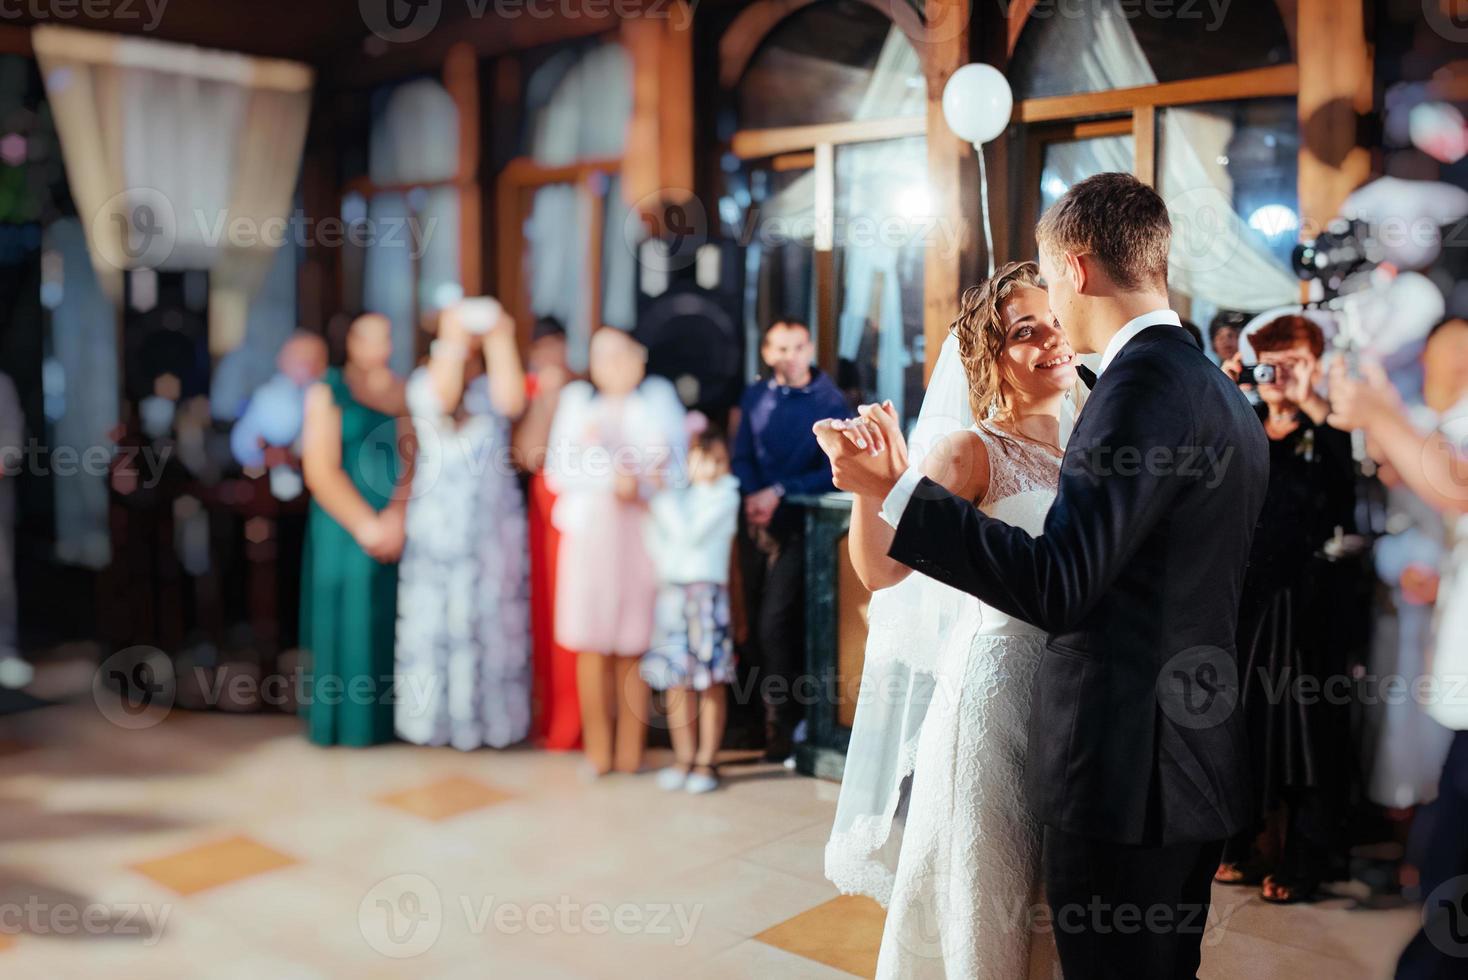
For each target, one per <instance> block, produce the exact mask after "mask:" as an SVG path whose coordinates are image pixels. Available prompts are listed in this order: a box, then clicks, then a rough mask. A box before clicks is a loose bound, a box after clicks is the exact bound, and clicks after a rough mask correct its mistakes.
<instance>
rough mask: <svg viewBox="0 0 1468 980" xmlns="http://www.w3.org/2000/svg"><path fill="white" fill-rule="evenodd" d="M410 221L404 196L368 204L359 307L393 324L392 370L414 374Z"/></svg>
mask: <svg viewBox="0 0 1468 980" xmlns="http://www.w3.org/2000/svg"><path fill="white" fill-rule="evenodd" d="M411 218H412V212H411V211H410V209H409V207H408V199H407V195H405V194H400V193H390V194H376V195H374V196H373V197H372V199H371V200H370V201H368V202H367V227H368V228H369V229H370V234H371V236H372V237H371V239H370V241H371V244H369V245H368V247H367V249H366V253H367V254H366V255H365V256H364V257H363V268H362V306H363V308H364V309H366V310H370V311H371V312H373V313H381V314H382V315H383V316H385V317H387V318H388V320H389V321H391V323H392V361H391V364H392V369H393V370H394V371H396V372H397V373H398V374H400V375H404V376H406V375H407V374H408V373H409V372H410V371H412V370H413V331H414V330H416V329H417V326H416V320H417V298H416V296H415V295H414V293H415V292H416V290H415V288H414V287H415V283H416V280H415V279H414V276H413V250H412V248H411V246H410V244H409V242H410V241H411V238H410V237H409V236H408V234H407V231H408V228H409V226H410V225H409V223H410V220H411Z"/></svg>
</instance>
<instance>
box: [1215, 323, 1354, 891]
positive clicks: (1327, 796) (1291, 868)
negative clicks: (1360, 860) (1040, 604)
mask: <svg viewBox="0 0 1468 980" xmlns="http://www.w3.org/2000/svg"><path fill="white" fill-rule="evenodd" d="M1249 340H1250V342H1251V344H1252V345H1253V347H1254V350H1255V351H1256V352H1257V353H1258V356H1259V362H1260V363H1261V364H1270V365H1273V366H1274V368H1275V371H1276V379H1275V381H1274V382H1273V383H1270V384H1260V385H1258V392H1259V399H1260V403H1259V405H1258V411H1259V419H1260V422H1261V424H1263V426H1264V431H1265V433H1266V434H1267V435H1268V436H1269V489H1268V491H1267V492H1266V495H1265V498H1264V508H1263V510H1262V512H1261V513H1260V515H1259V524H1258V526H1257V527H1256V528H1255V531H1254V542H1253V546H1252V550H1251V551H1250V554H1249V570H1248V573H1247V575H1246V576H1245V579H1244V593H1243V598H1242V600H1241V602H1240V609H1239V631H1238V640H1237V642H1238V657H1239V668H1240V671H1241V675H1240V679H1241V687H1242V692H1243V694H1242V707H1243V710H1244V712H1245V717H1246V718H1247V720H1248V727H1249V737H1250V743H1251V744H1250V749H1251V752H1252V757H1253V765H1254V785H1255V790H1256V794H1257V802H1258V803H1259V805H1260V820H1259V825H1258V826H1257V827H1255V828H1253V829H1251V830H1249V831H1246V832H1244V833H1241V834H1240V835H1238V836H1237V837H1235V838H1234V839H1232V840H1231V841H1229V843H1228V845H1227V847H1226V848H1225V849H1224V854H1223V863H1222V864H1221V865H1220V867H1219V869H1218V873H1217V875H1216V876H1215V877H1216V880H1218V881H1220V882H1222V883H1225V884H1237V885H1254V884H1259V885H1261V886H1262V897H1263V898H1264V899H1265V900H1266V901H1271V902H1297V901H1305V900H1308V899H1309V898H1311V897H1312V895H1313V893H1314V891H1315V889H1316V886H1317V885H1318V884H1319V883H1320V881H1322V880H1324V879H1327V878H1333V877H1335V874H1334V873H1333V868H1332V862H1333V860H1334V859H1335V858H1336V857H1337V856H1338V855H1339V853H1340V848H1339V847H1338V844H1337V842H1338V841H1339V839H1340V836H1341V835H1340V827H1339V825H1338V824H1339V820H1340V818H1341V815H1342V814H1343V813H1344V811H1345V800H1346V795H1347V792H1348V789H1349V786H1350V773H1349V770H1348V769H1347V768H1346V760H1347V759H1349V758H1350V757H1351V750H1350V748H1349V737H1350V711H1349V707H1348V705H1347V700H1348V697H1349V694H1350V690H1349V688H1348V687H1346V685H1347V684H1348V683H1349V682H1348V676H1349V675H1348V670H1347V663H1346V660H1347V658H1346V650H1347V646H1346V645H1345V644H1343V643H1342V642H1341V640H1342V637H1341V635H1340V633H1339V632H1338V631H1336V630H1334V629H1332V628H1331V626H1330V624H1331V623H1332V622H1335V623H1340V622H1342V620H1343V617H1342V615H1341V613H1340V611H1335V612H1333V611H1332V610H1331V609H1330V607H1329V604H1330V603H1331V592H1332V591H1334V590H1333V589H1332V587H1331V586H1329V585H1327V583H1328V582H1330V581H1331V580H1333V579H1337V572H1336V571H1335V570H1334V569H1332V568H1331V567H1330V563H1329V562H1328V561H1327V560H1325V559H1324V558H1322V557H1321V556H1320V549H1321V547H1322V545H1324V544H1325V543H1326V541H1328V540H1329V539H1330V538H1331V537H1332V536H1334V534H1335V533H1336V529H1337V528H1340V529H1343V530H1345V531H1350V530H1352V527H1353V524H1354V521H1353V517H1352V511H1353V509H1354V504H1355V492H1354V482H1353V481H1354V472H1355V471H1354V464H1353V462H1352V459H1351V440H1350V436H1349V435H1348V434H1347V433H1344V432H1341V431H1339V430H1336V429H1333V428H1331V427H1330V426H1328V425H1326V424H1325V418H1326V416H1327V414H1328V413H1329V411H1330V406H1329V404H1328V403H1327V402H1326V401H1325V399H1324V398H1322V397H1321V396H1320V394H1319V393H1318V392H1317V391H1316V387H1315V386H1316V384H1317V382H1318V381H1319V376H1320V371H1319V359H1320V356H1321V354H1322V353H1323V352H1324V350H1325V338H1324V336H1323V335H1322V333H1321V331H1320V328H1319V327H1318V326H1317V325H1316V324H1314V323H1312V322H1311V321H1310V320H1308V319H1306V318H1305V317H1302V316H1283V317H1280V318H1278V319H1276V320H1273V321H1271V322H1269V323H1267V324H1265V325H1264V326H1263V327H1261V328H1259V329H1258V330H1257V331H1255V332H1254V333H1253V334H1252V335H1251V336H1250V337H1249ZM1239 366H1240V361H1239V358H1238V356H1235V357H1234V358H1232V359H1231V360H1229V361H1228V362H1226V363H1225V364H1224V370H1225V371H1227V372H1228V373H1229V374H1231V375H1233V376H1234V377H1235V378H1237V376H1238V370H1239ZM1340 598H1341V597H1340V595H1339V593H1337V595H1336V601H1339V600H1340Z"/></svg>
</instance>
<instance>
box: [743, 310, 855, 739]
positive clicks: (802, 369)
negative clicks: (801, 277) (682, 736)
mask: <svg viewBox="0 0 1468 980" xmlns="http://www.w3.org/2000/svg"><path fill="white" fill-rule="evenodd" d="M813 353H814V347H813V345H812V344H811V336H810V328H808V327H807V326H806V325H805V324H804V323H801V322H800V321H798V320H793V319H789V318H787V319H784V320H777V321H776V322H775V323H773V324H771V325H770V326H769V327H768V328H767V329H766V330H765V336H764V342H763V344H761V346H760V356H761V357H762V358H763V359H764V362H765V364H767V365H768V366H769V368H770V372H771V376H770V377H769V378H762V379H760V380H758V381H756V382H755V383H754V384H752V385H750V386H749V387H748V388H747V389H746V390H745V392H744V397H743V398H742V399H740V402H739V427H738V430H737V431H736V433H735V437H734V459H733V470H734V475H735V476H736V477H738V478H739V491H740V493H742V494H743V495H744V514H743V520H742V521H741V522H740V534H739V560H740V572H741V574H742V577H743V580H744V609H745V616H746V619H747V621H748V623H749V638H748V644H747V651H748V653H749V654H751V656H750V657H748V660H749V662H750V664H751V666H752V667H754V668H755V669H756V671H757V673H756V674H755V675H754V676H755V681H756V684H757V689H758V690H759V692H760V696H761V698H762V699H763V701H764V708H765V758H767V759H770V760H771V761H781V762H783V761H784V760H785V759H786V758H787V757H788V756H789V755H790V747H791V743H790V736H791V734H792V732H794V730H795V726H796V724H798V723H799V721H800V719H801V715H802V714H803V710H802V705H800V704H799V703H797V702H796V700H795V698H794V697H793V696H792V688H791V684H792V683H793V682H794V681H795V679H796V678H797V676H798V675H799V673H800V672H801V671H803V670H804V669H805V621H804V617H803V612H804V602H803V600H804V598H805V588H804V586H805V542H804V538H803V534H802V530H803V528H802V522H801V516H800V513H799V512H798V511H797V510H796V509H795V508H793V507H790V506H787V505H785V503H784V498H785V497H786V496H787V495H794V494H817V493H827V492H829V491H832V490H834V489H835V487H834V486H833V485H832V483H831V463H830V460H829V459H828V458H827V457H826V454H825V453H824V452H822V451H821V447H820V445H819V443H817V442H816V437H815V434H814V433H813V432H812V431H811V427H812V426H814V425H815V423H816V422H818V421H820V420H821V419H825V418H849V417H850V416H851V407H850V406H849V405H848V404H847V402H846V398H845V397H844V396H843V395H842V394H841V391H840V390H839V389H838V388H837V387H836V385H835V384H834V383H833V382H832V381H831V379H830V378H829V377H827V376H826V375H825V374H823V373H822V372H821V371H820V369H818V368H816V367H813V366H812V364H811V357H812V355H813Z"/></svg>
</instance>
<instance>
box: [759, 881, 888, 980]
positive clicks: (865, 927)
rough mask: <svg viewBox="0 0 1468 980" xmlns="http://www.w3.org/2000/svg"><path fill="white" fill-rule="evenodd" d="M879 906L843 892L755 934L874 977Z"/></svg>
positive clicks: (773, 943) (880, 918)
mask: <svg viewBox="0 0 1468 980" xmlns="http://www.w3.org/2000/svg"><path fill="white" fill-rule="evenodd" d="M886 917H887V913H886V912H884V911H883V909H882V906H880V905H878V904H877V903H876V902H874V901H872V900H871V899H870V898H866V897H865V896H861V895H842V896H840V897H839V898H833V899H831V900H830V901H829V902H825V903H824V904H821V905H817V906H816V907H815V908H813V909H810V910H809V911H806V912H802V913H800V914H799V915H797V916H796V917H795V918H793V919H787V920H786V921H784V922H782V923H780V924H779V925H777V926H772V927H770V928H769V929H766V930H765V931H764V932H762V933H760V934H759V935H758V936H755V937H754V938H755V939H758V940H759V941H760V942H762V943H768V944H769V945H771V946H774V947H776V948H778V949H783V950H785V951H786V952H787V953H794V954H796V955H797V956H804V957H806V958H807V959H812V960H815V961H817V962H818V963H824V964H826V965H827V966H832V967H835V968H836V969H838V970H845V971H846V972H847V973H853V974H855V975H856V976H859V977H870V976H875V975H876V972H877V950H878V949H879V948H880V947H881V945H882V923H883V922H884V921H885V920H886Z"/></svg>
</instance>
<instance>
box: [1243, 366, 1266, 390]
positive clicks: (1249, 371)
mask: <svg viewBox="0 0 1468 980" xmlns="http://www.w3.org/2000/svg"><path fill="white" fill-rule="evenodd" d="M1274 379H1275V370H1274V365H1273V364H1245V365H1244V366H1243V367H1242V368H1240V369H1239V384H1241V385H1259V384H1264V385H1268V384H1274Z"/></svg>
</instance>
